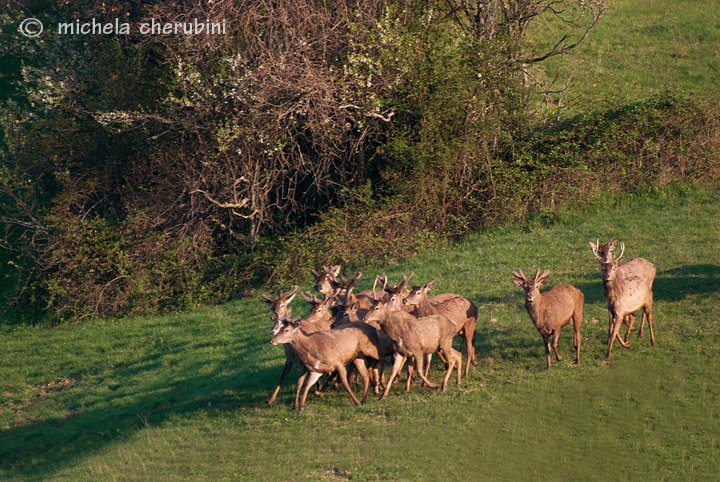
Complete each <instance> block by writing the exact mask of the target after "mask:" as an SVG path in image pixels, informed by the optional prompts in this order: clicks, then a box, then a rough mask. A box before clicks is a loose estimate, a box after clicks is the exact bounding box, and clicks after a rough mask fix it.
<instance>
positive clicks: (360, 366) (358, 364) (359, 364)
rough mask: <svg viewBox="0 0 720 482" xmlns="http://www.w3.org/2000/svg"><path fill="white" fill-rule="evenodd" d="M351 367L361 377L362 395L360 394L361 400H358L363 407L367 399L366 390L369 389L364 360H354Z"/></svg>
mask: <svg viewBox="0 0 720 482" xmlns="http://www.w3.org/2000/svg"><path fill="white" fill-rule="evenodd" d="M353 365H355V369H356V370H357V372H358V373H359V374H360V376H361V377H362V381H363V394H362V398H361V399H360V403H362V404H363V405H365V399H366V398H367V392H368V388H370V376H369V374H368V371H367V367H366V366H365V360H363V359H362V358H356V359H355V360H354V361H353Z"/></svg>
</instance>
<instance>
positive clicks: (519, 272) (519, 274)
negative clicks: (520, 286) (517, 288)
mask: <svg viewBox="0 0 720 482" xmlns="http://www.w3.org/2000/svg"><path fill="white" fill-rule="evenodd" d="M513 276H515V277H516V278H517V279H519V280H521V281H527V278H526V277H525V273H523V272H522V270H521V269H519V270H517V271H513Z"/></svg>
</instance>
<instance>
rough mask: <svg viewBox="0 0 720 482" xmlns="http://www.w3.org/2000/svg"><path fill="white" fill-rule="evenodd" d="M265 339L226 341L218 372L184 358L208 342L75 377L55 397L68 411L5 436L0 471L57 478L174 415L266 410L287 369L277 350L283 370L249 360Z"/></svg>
mask: <svg viewBox="0 0 720 482" xmlns="http://www.w3.org/2000/svg"><path fill="white" fill-rule="evenodd" d="M264 338H265V337H263V338H262V339H261V337H260V336H259V335H258V336H254V335H253V336H251V337H250V339H248V340H244V341H243V342H234V343H232V344H231V345H229V346H224V347H223V352H226V353H227V357H226V358H224V359H222V360H221V361H218V359H217V358H216V359H215V360H214V361H213V362H212V363H213V364H214V365H215V366H214V368H213V369H211V370H208V369H207V366H206V365H205V364H203V362H202V361H197V362H196V361H192V362H186V363H184V364H183V362H182V360H183V359H188V355H190V353H189V351H191V350H195V349H200V348H198V347H202V346H205V347H207V344H206V343H198V345H197V346H196V345H188V344H187V343H181V344H179V345H178V346H174V347H170V346H168V347H165V346H163V347H161V348H157V350H158V351H159V352H158V353H149V354H147V355H146V356H141V357H138V359H137V361H134V362H131V363H127V364H125V365H124V366H123V365H120V366H115V367H114V369H113V370H112V373H111V374H110V375H108V376H93V375H90V376H87V375H86V376H85V377H83V376H82V375H76V379H77V382H76V383H75V384H74V385H73V386H70V387H67V388H66V389H65V390H64V393H53V394H52V396H54V397H57V400H55V402H54V403H57V404H58V405H63V409H64V410H66V411H67V413H66V414H65V415H64V416H62V417H55V418H46V419H40V420H38V419H37V418H34V417H30V418H28V419H25V420H22V421H21V422H20V423H19V424H17V425H16V426H14V427H12V428H10V429H8V430H5V431H4V432H2V433H1V434H0V470H1V471H3V472H4V473H5V474H6V476H10V478H13V479H16V478H17V479H30V480H37V479H39V478H48V477H50V478H52V476H53V474H55V473H56V472H58V471H61V470H63V469H64V468H67V467H71V466H73V465H74V464H76V463H80V462H81V460H82V459H84V458H85V457H87V456H89V455H92V454H96V453H98V452H99V451H101V450H103V448H105V447H106V446H107V445H109V444H113V443H116V442H117V441H121V442H122V441H124V440H128V439H130V438H131V437H132V436H133V435H134V434H135V433H136V432H137V431H140V430H142V429H144V428H146V427H147V426H157V425H162V424H163V423H164V422H166V421H167V420H168V419H169V418H170V417H176V416H178V415H179V416H192V414H193V413H200V412H204V413H207V414H209V416H212V413H213V412H214V413H219V412H223V411H234V410H238V409H241V408H259V407H267V402H266V400H267V396H268V394H269V392H270V390H271V389H272V388H273V387H274V386H275V384H276V383H277V380H278V377H279V375H280V371H281V370H282V364H281V363H280V361H281V360H282V359H283V351H282V349H281V348H278V350H277V351H278V353H277V358H278V366H277V367H271V368H262V367H260V366H258V365H255V364H254V362H251V363H248V360H253V359H254V358H255V356H256V355H257V352H258V351H259V350H258V345H257V344H258V343H261V342H267V340H265V339H264ZM216 348H217V347H216ZM190 359H193V358H190ZM194 359H198V360H199V359H200V358H199V357H195V358H194ZM194 359H193V360H194ZM177 360H180V361H179V362H178V361H177ZM168 365H171V366H172V367H173V368H177V371H175V372H173V371H172V369H169V368H168ZM107 368H108V367H107V366H106V365H103V364H102V363H101V362H98V364H97V367H95V370H96V373H103V371H104V370H105V371H107ZM166 373H168V374H171V375H168V376H165V374H166ZM143 379H145V380H153V379H155V380H158V381H157V382H155V381H152V382H149V383H143V382H142V380H143ZM296 380H297V378H296V377H295V374H294V372H291V374H290V375H289V376H288V378H287V379H286V382H285V385H284V387H283V391H282V392H281V395H282V394H284V393H290V392H292V391H293V390H294V383H295V381H296ZM43 396H48V395H43ZM28 403H37V402H32V401H31V402H28ZM276 403H281V404H282V403H283V401H282V400H279V401H278V402H276ZM38 418H40V417H38Z"/></svg>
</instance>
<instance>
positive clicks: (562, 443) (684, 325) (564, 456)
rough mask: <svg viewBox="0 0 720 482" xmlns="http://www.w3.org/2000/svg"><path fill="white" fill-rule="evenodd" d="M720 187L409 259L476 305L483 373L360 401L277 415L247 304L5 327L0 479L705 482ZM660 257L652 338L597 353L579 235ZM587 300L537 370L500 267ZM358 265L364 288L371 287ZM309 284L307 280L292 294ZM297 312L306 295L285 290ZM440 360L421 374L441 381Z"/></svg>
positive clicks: (274, 364)
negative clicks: (539, 272) (575, 323)
mask: <svg viewBox="0 0 720 482" xmlns="http://www.w3.org/2000/svg"><path fill="white" fill-rule="evenodd" d="M718 191H720V186H717V185H715V186H706V187H702V188H683V189H680V188H675V189H673V188H667V189H664V190H660V191H655V192H653V193H648V194H645V195H640V196H633V197H627V198H612V199H605V200H602V201H598V202H597V203H595V204H593V205H590V206H587V207H585V208H584V209H583V210H582V211H580V210H577V209H576V210H573V211H568V212H566V213H560V214H559V217H558V219H557V220H556V221H555V222H554V223H552V224H550V225H548V224H542V223H540V222H539V221H538V222H533V221H530V222H529V223H528V224H527V225H526V226H525V227H507V228H505V229H500V230H496V231H493V232H492V233H486V234H481V235H477V236H475V237H473V238H471V239H468V240H465V241H463V242H461V243H459V244H457V245H454V246H451V247H448V248H446V249H442V250H439V251H438V252H437V253H436V254H434V255H431V256H429V257H426V258H423V259H410V260H407V261H406V262H405V263H403V264H399V265H394V266H386V267H376V268H371V267H368V269H367V270H366V272H367V273H372V272H374V271H379V270H385V271H387V273H388V275H389V276H390V277H391V279H398V278H399V275H400V273H401V272H407V271H410V270H411V269H412V270H414V271H415V277H414V281H416V282H418V283H419V282H425V281H427V280H429V279H430V278H435V279H436V280H437V281H436V288H437V292H438V293H439V292H443V291H454V292H457V293H460V294H463V295H465V296H467V297H468V298H470V299H472V300H473V301H474V302H475V303H476V304H477V305H478V306H479V308H480V319H479V322H478V329H477V331H478V358H479V365H478V366H477V367H476V368H474V369H473V370H472V371H471V373H470V375H469V376H468V377H467V378H465V379H464V381H463V384H462V386H461V387H457V386H455V385H454V384H453V383H451V385H450V388H449V389H448V391H447V392H446V393H444V394H441V393H438V392H436V391H434V390H430V389H427V388H424V387H419V386H414V387H413V388H412V390H411V391H410V392H409V393H403V392H402V390H401V389H400V388H399V387H398V388H397V389H395V388H394V389H393V391H392V392H391V394H390V396H389V398H388V400H386V401H385V402H382V403H381V402H378V401H377V400H376V399H375V398H374V397H371V398H370V399H369V401H368V403H367V404H366V405H364V406H361V407H355V406H353V405H352V402H351V400H350V398H349V397H348V395H347V394H346V393H344V392H342V391H334V392H331V393H329V394H327V395H326V396H325V397H323V398H317V397H310V398H309V401H308V404H307V407H306V410H305V412H304V413H303V414H302V415H297V414H296V413H295V412H293V411H291V410H290V403H291V399H292V396H293V394H292V392H293V389H294V388H293V383H292V382H294V376H293V375H291V378H292V379H293V380H292V382H291V383H289V384H288V386H287V387H286V388H285V389H284V390H283V391H281V394H280V397H279V399H278V401H277V403H276V405H275V406H273V407H268V406H267V405H266V404H265V400H266V397H267V395H268V394H269V392H270V391H271V389H272V388H273V386H274V385H275V383H276V381H277V377H278V376H279V373H280V369H281V367H282V363H283V354H282V349H281V348H280V347H275V346H271V345H270V344H269V343H268V340H269V328H270V322H269V317H268V310H267V308H266V306H265V305H264V303H262V302H261V301H260V299H259V298H252V299H247V300H243V301H238V302H234V303H230V304H227V305H223V306H216V307H209V308H203V309H199V310H197V311H194V312H191V313H181V314H174V315H168V316H165V317H161V318H129V319H121V320H114V321H103V322H92V323H82V324H77V325H65V326H60V327H57V328H54V329H47V328H42V327H28V326H21V327H3V328H2V329H1V330H0V343H2V346H3V349H2V354H1V355H0V375H1V376H2V383H1V384H0V390H2V394H1V395H0V404H1V405H0V430H1V432H0V479H2V480H36V479H39V478H50V479H54V480H177V479H179V478H190V477H192V478H198V479H204V480H227V479H236V478H242V479H253V480H304V479H308V478H309V479H311V480H312V479H325V480H327V479H329V480H350V479H352V480H387V479H397V480H438V479H440V478H446V479H447V478H449V479H451V480H458V479H461V478H465V479H470V480H608V479H617V480H653V481H656V480H716V479H717V474H718V473H720V447H718V442H719V440H718V438H719V437H720V405H719V404H718V403H717V402H718V399H719V397H720V384H719V383H718V377H717V367H718V366H720V365H719V362H720V360H719V355H720V325H719V324H718V322H717V316H716V313H717V312H718V310H719V309H720V251H718V241H717V239H718V235H719V234H720V232H719V231H720V229H719V227H720V225H718V222H717V219H720V196H719V195H718V194H720V193H719V192H718ZM613 236H619V237H620V238H621V239H622V240H624V241H625V242H626V243H627V250H626V254H627V256H628V257H634V256H642V257H645V258H647V259H649V260H651V261H652V262H654V263H655V264H656V266H657V268H658V275H657V278H656V281H655V285H654V292H655V305H654V313H655V319H656V338H657V346H656V347H654V348H653V347H650V343H649V340H648V339H647V337H646V338H643V339H640V340H638V339H637V338H636V337H635V336H633V338H632V340H631V345H632V346H631V348H630V349H629V350H623V349H622V348H620V347H619V346H618V347H616V348H615V349H614V353H613V359H612V360H611V362H609V363H606V362H604V361H603V355H604V352H605V346H604V344H603V341H604V338H605V336H606V329H607V324H606V323H607V322H606V319H607V318H606V316H607V314H606V309H605V304H604V301H603V299H602V287H601V284H600V274H599V267H598V266H597V262H596V261H595V259H594V258H593V256H592V253H591V251H590V247H589V245H588V243H587V241H588V239H591V238H592V239H595V238H597V237H599V238H600V239H601V240H607V239H609V238H611V237H613ZM535 267H541V268H548V269H550V270H551V274H550V276H551V284H555V283H560V282H568V283H571V284H574V285H575V286H577V287H578V288H580V289H581V290H582V291H583V293H584V294H585V300H586V305H585V312H584V319H585V323H584V325H583V351H582V362H581V365H580V366H577V367H573V366H571V365H570V360H571V359H572V356H571V352H572V348H571V342H572V336H571V330H567V329H566V332H565V333H564V334H563V336H562V337H561V340H560V345H561V348H560V350H561V354H563V355H565V360H563V361H562V362H560V363H555V364H554V366H553V368H552V370H550V371H546V370H545V369H544V349H543V347H542V342H541V339H540V336H539V334H538V333H537V332H536V331H535V329H534V327H533V326H532V324H531V322H530V320H529V318H528V316H527V314H526V313H525V311H524V308H523V306H522V300H523V298H522V293H521V291H520V290H519V289H518V288H516V287H515V286H514V285H512V283H511V278H512V277H511V274H510V272H511V271H512V270H513V269H517V268H521V269H524V270H525V271H526V272H528V271H531V270H532V269H533V268H535ZM368 278H370V275H369V274H368V275H366V277H365V279H362V280H361V282H362V283H361V284H362V288H367V287H368V284H369V282H370V280H369V279H368ZM304 288H309V286H304ZM293 303H294V305H295V311H296V312H302V311H303V309H304V307H303V305H304V304H305V303H304V302H302V301H301V300H297V301H294V302H293ZM439 374H440V367H439V366H438V365H435V366H434V367H433V370H432V372H431V377H433V378H435V379H437V378H438V377H439Z"/></svg>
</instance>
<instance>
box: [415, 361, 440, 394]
mask: <svg viewBox="0 0 720 482" xmlns="http://www.w3.org/2000/svg"><path fill="white" fill-rule="evenodd" d="M424 362H425V355H423V354H418V355H415V363H416V364H417V372H418V376H419V377H420V378H421V379H422V381H424V382H425V385H427V386H428V387H430V388H437V385H435V384H434V383H433V382H431V381H430V380H428V379H427V376H425V370H424V369H423V368H424V367H423V363H424Z"/></svg>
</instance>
